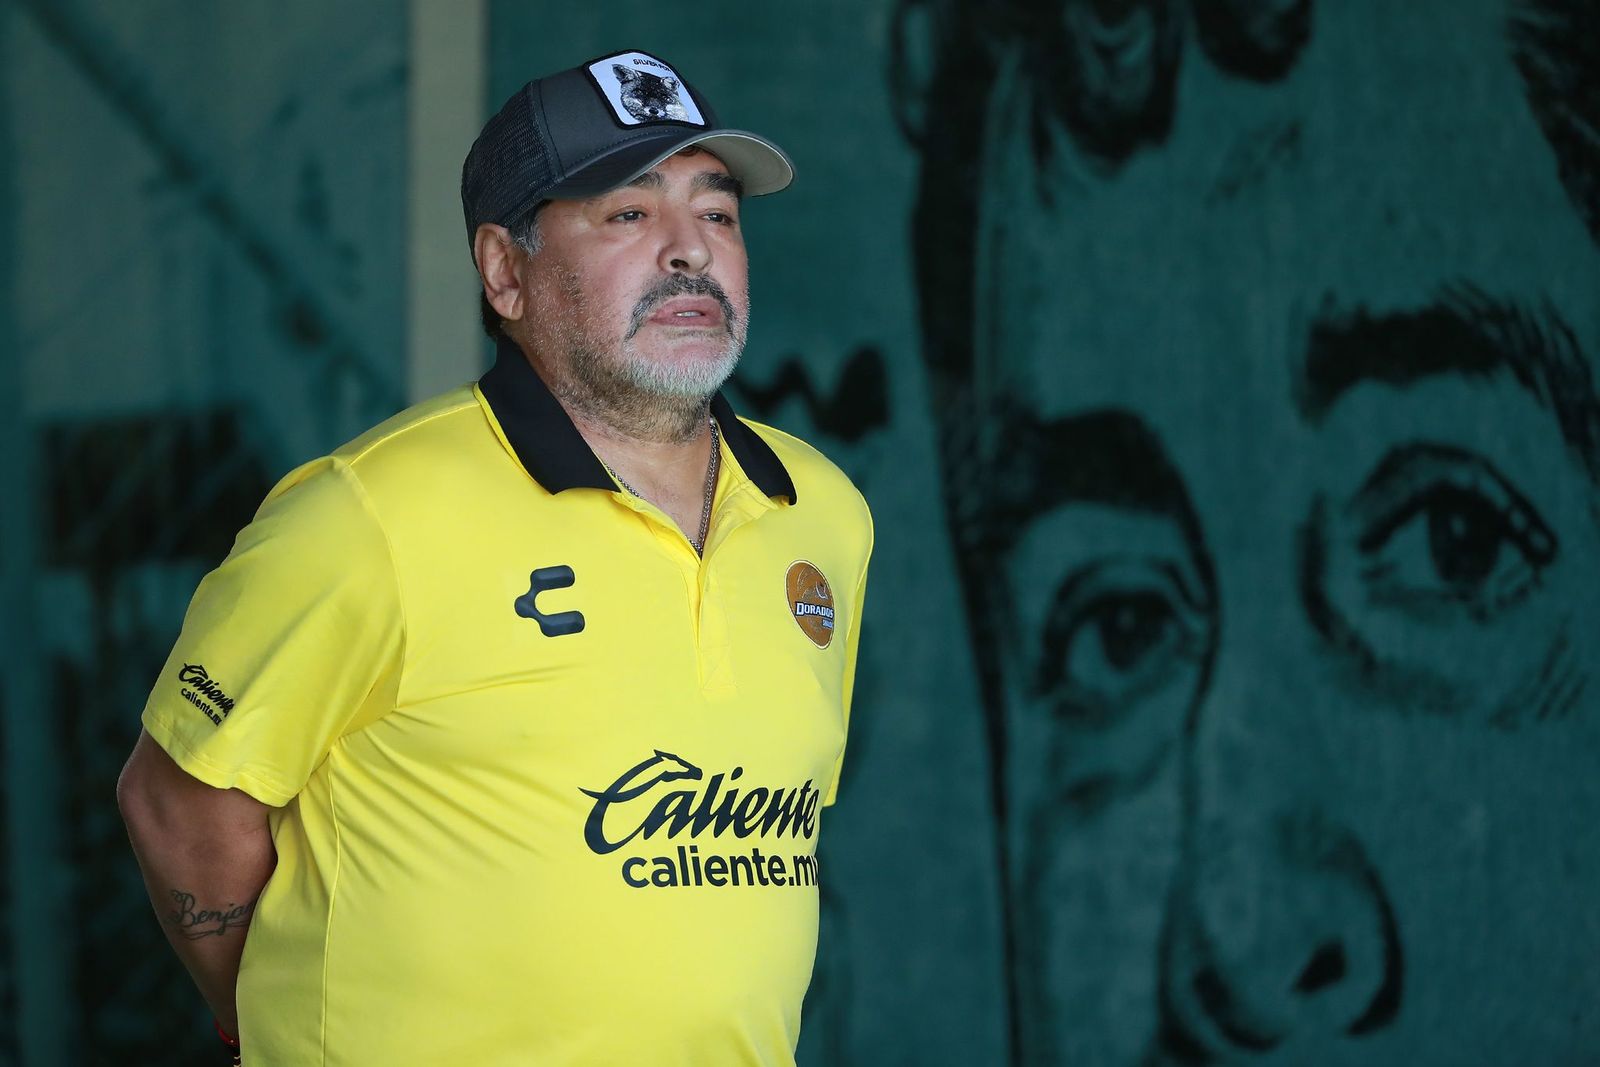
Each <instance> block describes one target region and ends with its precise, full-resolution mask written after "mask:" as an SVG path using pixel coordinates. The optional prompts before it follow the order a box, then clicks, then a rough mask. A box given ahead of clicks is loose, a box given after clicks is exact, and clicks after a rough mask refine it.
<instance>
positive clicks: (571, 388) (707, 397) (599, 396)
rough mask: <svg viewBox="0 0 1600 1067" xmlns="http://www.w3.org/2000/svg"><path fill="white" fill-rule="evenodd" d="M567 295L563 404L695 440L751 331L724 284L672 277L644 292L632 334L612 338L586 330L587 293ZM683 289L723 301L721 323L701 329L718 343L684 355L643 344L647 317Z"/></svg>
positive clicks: (616, 425) (559, 387) (653, 435)
mask: <svg viewBox="0 0 1600 1067" xmlns="http://www.w3.org/2000/svg"><path fill="white" fill-rule="evenodd" d="M571 281H572V282H573V283H575V282H576V279H575V278H573V279H571ZM567 295H568V296H569V298H572V299H571V303H570V305H569V306H571V307H572V308H573V309H574V313H573V314H571V315H566V316H562V320H563V321H562V322H561V323H560V326H559V328H558V330H557V331H556V332H557V338H558V344H559V345H560V347H561V349H562V350H563V351H562V352H561V358H560V359H559V365H560V366H561V367H562V368H563V369H564V371H565V373H564V374H562V375H560V378H561V380H560V382H558V383H556V392H557V395H558V396H559V397H560V399H561V400H562V401H563V403H566V404H567V405H568V406H570V407H574V408H576V409H577V410H579V411H581V412H583V413H584V414H585V415H588V416H590V417H591V418H595V419H598V420H600V421H602V422H604V423H606V424H607V425H609V426H611V427H612V428H613V429H615V430H617V431H619V432H622V433H625V434H627V435H628V436H630V437H636V438H640V439H644V440H653V441H667V442H680V441H688V440H692V439H693V438H694V437H695V435H697V434H698V433H699V432H700V431H701V429H702V428H703V427H704V425H705V420H706V412H707V408H708V406H709V404H710V402H711V397H712V396H713V395H714V394H715V393H716V391H717V390H718V389H720V388H722V385H723V383H724V382H726V381H727V380H728V377H729V376H730V375H731V374H733V370H734V368H735V367H736V366H737V365H738V363H739V356H740V354H741V353H742V352H743V351H744V341H745V337H746V335H747V332H748V322H747V319H746V317H745V316H741V315H740V314H739V313H738V312H737V310H735V308H734V306H733V302H732V301H731V300H730V299H729V298H728V295H727V293H726V292H725V291H724V290H723V288H722V286H721V285H719V284H717V282H716V281H715V280H714V279H712V278H708V277H705V276H703V275H695V276H690V275H684V274H673V275H669V276H668V277H666V278H663V279H662V280H661V281H659V282H657V283H656V284H655V285H653V286H651V287H650V289H649V290H647V291H646V292H645V293H644V295H642V296H641V297H640V298H639V300H638V302H637V303H636V304H635V305H634V307H633V312H632V315H631V319H630V322H629V325H628V329H627V332H626V333H624V334H623V336H622V337H621V338H620V339H619V340H610V341H608V340H605V339H602V338H599V337H596V336H595V335H594V333H593V331H589V330H585V329H584V327H583V323H584V322H586V321H589V316H588V315H587V314H585V313H584V312H585V311H586V303H585V301H584V300H583V298H582V294H581V293H580V292H577V291H575V289H569V290H568V294H567ZM685 295H688V296H707V297H710V298H712V299H713V300H715V301H717V303H718V304H720V305H721V307H722V325H721V326H720V327H711V328H708V329H707V330H706V331H704V332H706V333H708V334H713V333H718V334H721V335H722V337H721V342H722V343H721V346H720V349H719V350H718V351H717V352H715V353H714V354H712V355H710V356H694V357H692V358H685V359H664V358H660V357H657V356H654V355H652V354H651V353H649V352H646V351H643V350H641V349H640V348H639V346H638V345H637V344H636V338H637V335H638V333H639V331H640V330H641V329H643V327H644V325H645V321H646V320H647V319H648V318H649V317H650V315H651V314H652V313H653V312H654V311H655V310H656V308H658V307H660V305H661V304H663V303H664V302H666V301H668V300H670V299H672V298H673V297H676V296H685ZM748 303H749V302H748V299H747V300H746V306H747V307H748Z"/></svg>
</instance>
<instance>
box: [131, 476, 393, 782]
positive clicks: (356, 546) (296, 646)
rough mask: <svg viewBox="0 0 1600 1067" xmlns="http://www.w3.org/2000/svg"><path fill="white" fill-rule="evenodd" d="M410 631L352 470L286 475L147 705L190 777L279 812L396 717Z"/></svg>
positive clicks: (197, 608) (189, 621)
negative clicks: (383, 721)
mask: <svg viewBox="0 0 1600 1067" xmlns="http://www.w3.org/2000/svg"><path fill="white" fill-rule="evenodd" d="M403 641H404V624H403V619H402V612H401V606H400V596H399V589H398V585H397V582H396V579H395V572H394V564H393V560H392V557H391V555H390V551H389V544H388V540H387V538H386V537H385V536H384V533H383V529H382V527H381V526H380V525H379V523H378V520H377V517H376V516H375V515H374V513H373V511H372V507H371V504H370V502H369V501H368V500H367V497H366V493H365V491H364V490H363V489H362V487H361V484H360V482H359V480H358V479H357V477H356V475H355V474H354V472H352V471H351V470H350V468H349V467H348V465H346V464H345V463H343V462H341V461H339V460H335V459H322V460H317V461H315V462H313V463H310V464H307V465H306V466H304V467H301V468H300V469H298V470H296V471H294V472H292V473H291V474H289V475H288V476H287V477H286V478H284V480H283V481H282V482H280V483H279V484H278V485H277V486H276V487H275V488H274V489H273V490H272V492H271V493H270V494H269V495H268V497H267V500H266V502H265V503H263V504H262V506H261V509H260V510H259V511H258V512H257V513H256V516H255V519H254V520H253V521H252V522H251V523H250V525H249V526H247V527H245V529H244V530H243V531H241V532H240V534H239V536H238V539H237V540H236V541H235V542H234V546H233V551H232V552H230V553H229V554H228V558H227V559H225V560H223V562H222V564H221V565H220V566H219V567H217V569H216V570H214V571H212V572H211V573H210V574H208V575H206V577H205V579H204V580H203V581H201V583H200V586H199V588H198V589H197V590H196V591H195V594H194V599H193V600H192V601H191V602H190V604H189V610H188V612H187V614H186V615H185V616H184V620H183V630H182V633H181V634H180V635H179V637H178V643H177V645H176V647H174V648H173V650H172V654H171V656H170V657H168V659H167V663H166V666H165V667H164V668H162V671H161V676H160V678H159V679H158V680H157V682H156V685H155V689H154V691H153V692H152V693H151V694H150V699H149V701H148V702H147V703H146V705H145V709H144V715H143V720H142V721H143V723H144V727H145V729H146V730H147V731H149V733H150V736H151V737H153V738H154V739H155V740H156V742H157V743H158V744H160V745H161V747H162V748H163V749H165V750H166V751H167V753H168V754H169V755H170V756H171V757H172V758H173V759H174V760H175V761H176V762H177V763H178V765H179V766H180V767H182V768H183V769H184V770H185V771H187V772H188V773H190V774H192V775H193V776H194V777H196V778H198V779H199V780H200V781H202V782H205V783H206V784H208V785H212V786H215V787H217V788H219V789H227V788H234V787H237V788H239V789H241V790H243V791H244V792H246V793H249V794H250V795H251V796H253V797H255V798H256V799H257V800H260V801H262V802H263V803H266V804H270V805H272V806H274V807H281V806H282V805H284V804H287V803H288V802H289V801H290V800H291V799H292V798H293V797H294V795H295V794H296V793H298V792H299V791H300V790H301V789H302V788H303V787H304V786H305V783H306V781H307V779H309V778H310V776H311V774H312V772H313V771H314V770H315V769H316V768H317V765H318V764H320V763H321V762H322V760H323V758H324V757H325V756H326V755H327V753H328V750H329V748H330V747H331V746H332V745H333V743H334V742H335V741H336V740H338V738H339V737H341V736H343V735H344V734H345V733H348V732H351V731H353V730H355V729H359V728H360V727H361V726H363V725H365V724H367V723H369V722H371V721H373V720H374V719H376V718H377V717H379V716H381V715H382V714H383V713H384V712H386V711H388V710H390V709H392V708H393V706H394V700H395V694H396V691H397V688H398V684H399V674H400V660H401V655H402V649H403Z"/></svg>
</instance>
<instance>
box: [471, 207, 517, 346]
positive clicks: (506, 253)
mask: <svg viewBox="0 0 1600 1067" xmlns="http://www.w3.org/2000/svg"><path fill="white" fill-rule="evenodd" d="M520 257H521V250H520V249H518V248H517V246H516V244H515V243H513V242H512V240H511V231H510V230H508V229H506V228H505V227H504V226H497V225H496V224H494V223H492V222H486V223H484V224H483V225H481V226H479V227H478V231H477V233H475V234H473V235H472V258H473V260H475V261H476V262H477V264H478V277H479V278H480V279H482V281H483V296H484V299H486V300H488V301H489V305H490V306H491V307H493V308H494V309H495V311H497V312H498V313H499V315H500V317H501V318H502V319H505V320H507V321H508V322H515V321H516V320H518V319H520V318H522V314H523V311H524V310H525V309H526V306H527V292H526V291H525V290H524V289H523V288H522V278H521V277H520V276H519V275H518V274H517V266H518V264H519V262H520Z"/></svg>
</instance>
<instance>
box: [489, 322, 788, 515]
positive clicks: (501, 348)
mask: <svg viewBox="0 0 1600 1067" xmlns="http://www.w3.org/2000/svg"><path fill="white" fill-rule="evenodd" d="M478 388H479V390H480V391H481V392H482V393H483V396H484V399H485V400H487V401H488V402H489V407H490V409H491V410H492V411H493V412H494V417H495V419H496V420H497V421H499V423H500V428H501V429H502V430H504V431H505V435H506V440H508V441H510V442H511V447H512V449H513V450H514V451H515V452H516V454H517V459H518V460H519V461H520V462H521V463H522V468H523V470H526V471H527V472H528V474H529V475H530V476H531V477H532V478H533V480H534V481H536V482H538V483H539V484H540V485H541V486H543V487H544V489H545V490H546V491H547V492H550V493H560V492H564V491H565V490H568V489H605V490H608V491H612V490H615V489H616V483H615V482H613V481H612V480H611V476H610V475H609V474H607V473H606V469H605V466H604V465H603V464H602V463H601V462H600V458H599V457H598V456H596V455H595V454H594V451H593V450H592V449H591V448H590V447H589V443H588V442H587V441H585V440H584V439H583V435H582V434H581V433H579V432H578V428H577V427H576V426H574V425H573V424H572V419H571V417H569V416H568V415H567V412H566V409H565V408H563V407H562V406H561V402H560V401H559V400H557V399H556V398H555V395H554V394H553V393H551V392H550V388H549V387H548V386H547V385H545V384H544V379H542V378H540V377H539V374H538V372H537V371H535V370H534V369H533V366H532V365H531V364H529V362H528V358H527V357H526V356H525V355H523V353H522V350H521V349H520V348H518V347H517V346H516V343H515V342H513V341H511V340H508V339H507V338H505V337H501V338H500V339H499V341H498V342H497V343H496V345H495V360H494V366H493V367H490V368H489V370H488V372H487V373H485V374H484V376H483V377H482V378H479V379H478ZM711 414H712V415H714V416H716V419H717V423H718V425H719V426H721V427H722V439H723V440H724V441H726V442H727V443H728V451H730V452H732V453H733V457H734V459H736V460H738V461H739V466H740V467H741V468H743V470H744V472H745V474H746V475H748V476H749V478H750V480H751V481H752V482H754V483H755V484H756V487H757V488H759V489H760V490H761V491H762V492H763V493H765V494H767V496H769V497H774V496H786V497H788V498H789V502H790V503H791V504H793V503H795V502H797V501H798V499H799V494H798V493H796V492H795V488H794V479H793V478H791V477H790V476H789V471H788V469H787V468H785V467H784V465H783V461H782V460H780V459H779V458H778V454H777V453H776V452H774V451H773V450H772V446H771V445H769V444H767V442H766V441H764V440H762V439H761V436H760V435H759V434H757V433H756V432H755V431H754V430H752V429H751V428H750V427H748V426H746V425H745V424H744V423H743V422H741V421H740V420H739V417H738V415H737V414H735V413H734V410H733V407H732V405H730V404H729V403H728V400H727V398H726V397H724V396H723V395H722V394H721V393H717V394H716V395H715V396H713V397H712V398H711Z"/></svg>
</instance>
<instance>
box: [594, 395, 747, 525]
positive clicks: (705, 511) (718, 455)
mask: <svg viewBox="0 0 1600 1067" xmlns="http://www.w3.org/2000/svg"><path fill="white" fill-rule="evenodd" d="M706 421H707V422H708V423H710V424H711V462H709V463H707V464H706V487H705V489H704V490H703V493H702V497H701V503H700V536H699V537H691V538H689V544H690V546H691V547H692V548H693V549H694V553H695V555H697V556H699V555H703V554H704V553H705V548H706V535H707V534H709V533H710V532H711V501H712V498H713V497H715V496H716V493H717V475H718V474H719V473H720V472H721V471H722V435H721V433H720V432H719V431H718V429H717V420H716V419H714V418H712V417H710V416H709V415H708V416H706ZM600 466H602V467H604V468H605V469H606V473H607V474H609V475H611V477H613V478H615V479H616V482H617V484H618V485H620V486H622V488H623V489H625V490H627V491H628V492H629V493H630V494H632V495H633V496H636V497H638V498H639V499H640V500H649V499H650V498H649V497H647V496H645V495H644V494H643V493H641V492H639V490H637V489H635V488H634V487H633V486H631V485H629V484H628V483H627V482H625V481H623V480H622V475H620V474H618V473H617V472H616V471H615V470H614V469H613V468H612V466H611V464H609V463H607V462H606V461H605V460H603V459H602V460H600Z"/></svg>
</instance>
